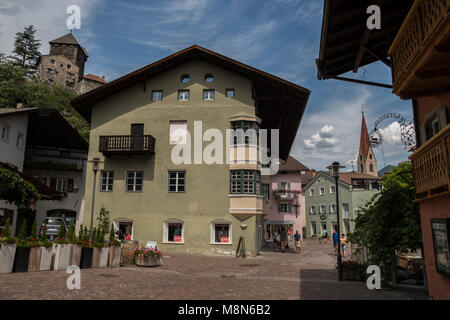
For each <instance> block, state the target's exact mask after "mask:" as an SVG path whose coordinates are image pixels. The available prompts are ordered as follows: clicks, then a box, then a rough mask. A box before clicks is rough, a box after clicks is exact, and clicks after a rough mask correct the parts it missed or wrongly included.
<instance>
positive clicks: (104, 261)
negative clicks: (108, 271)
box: [92, 228, 109, 268]
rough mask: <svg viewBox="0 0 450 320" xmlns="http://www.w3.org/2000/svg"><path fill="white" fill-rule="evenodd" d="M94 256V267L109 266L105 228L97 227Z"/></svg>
mask: <svg viewBox="0 0 450 320" xmlns="http://www.w3.org/2000/svg"><path fill="white" fill-rule="evenodd" d="M94 235H95V237H94V244H93V246H94V257H93V260H92V261H93V263H92V268H106V267H107V266H108V253H109V249H108V247H106V243H105V233H104V231H103V229H101V228H98V229H95V233H94Z"/></svg>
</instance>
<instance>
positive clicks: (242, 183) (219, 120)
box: [71, 46, 310, 254]
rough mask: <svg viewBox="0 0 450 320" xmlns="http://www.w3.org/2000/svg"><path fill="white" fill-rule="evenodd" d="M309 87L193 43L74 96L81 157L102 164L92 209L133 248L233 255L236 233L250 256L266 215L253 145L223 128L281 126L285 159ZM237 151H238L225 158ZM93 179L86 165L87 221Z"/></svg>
mask: <svg viewBox="0 0 450 320" xmlns="http://www.w3.org/2000/svg"><path fill="white" fill-rule="evenodd" d="M309 94H310V91H309V90H307V89H305V88H303V87H300V86H298V85H296V84H293V83H291V82H288V81H285V80H283V79H280V78H278V77H275V76H273V75H270V74H268V73H265V72H263V71H260V70H257V69H255V68H252V67H250V66H247V65H245V64H242V63H240V62H238V61H235V60H232V59H229V58H227V57H224V56H222V55H220V54H217V53H215V52H212V51H210V50H207V49H205V48H202V47H199V46H192V47H189V48H187V49H184V50H182V51H180V52H177V53H175V54H173V55H171V56H169V57H166V58H164V59H162V60H160V61H157V62H155V63H152V64H150V65H148V66H145V67H143V68H141V69H139V70H137V71H134V72H132V73H130V74H127V75H125V76H123V77H121V78H119V79H117V80H114V81H112V82H109V83H107V84H105V85H103V86H102V87H100V88H97V89H95V90H92V91H90V92H88V93H86V94H84V95H82V96H79V97H77V98H75V99H74V100H72V101H71V104H72V105H73V106H74V107H75V109H76V110H77V111H78V112H79V113H80V114H81V115H82V116H83V117H84V118H85V119H86V120H87V121H88V122H89V123H90V125H91V132H90V141H89V156H88V158H89V159H90V160H92V159H93V158H94V157H98V158H100V160H101V161H102V162H103V163H102V164H100V171H99V177H98V178H99V179H98V183H97V187H96V194H95V206H94V211H95V212H98V211H99V209H100V208H101V207H103V206H104V207H106V208H107V209H108V210H109V211H110V220H111V221H112V222H113V223H114V227H115V229H116V230H121V231H122V233H124V234H126V237H127V238H129V239H132V240H137V241H139V242H140V244H141V245H144V244H145V243H146V242H147V241H157V242H158V245H159V247H160V248H161V249H162V250H173V251H183V252H198V253H219V254H232V253H234V252H235V251H236V249H237V246H238V243H239V241H240V239H241V238H242V239H244V241H245V248H246V250H247V251H248V253H249V254H257V253H258V251H259V248H260V247H261V246H262V241H261V239H263V237H262V233H263V231H264V230H263V215H264V214H265V213H266V214H267V213H268V211H267V210H268V209H267V208H266V207H267V206H266V207H264V206H263V192H262V187H261V180H262V178H261V173H262V171H263V169H262V166H261V161H260V156H259V155H260V154H259V153H256V152H255V151H259V150H258V145H257V143H256V144H255V143H254V141H253V140H250V139H245V141H242V143H241V142H238V143H237V144H232V145H227V143H226V141H229V140H228V137H227V135H226V131H227V129H228V130H229V129H235V130H236V129H242V130H243V131H244V132H248V130H249V129H259V128H261V129H269V130H270V129H279V145H278V147H279V157H280V158H281V159H284V160H286V159H287V157H288V155H289V151H290V149H291V146H292V143H293V141H294V139H295V136H296V133H297V130H298V127H299V125H300V121H301V118H302V115H303V113H304V110H305V107H306V103H307V101H308V98H309ZM268 136H269V137H270V133H268ZM226 139H227V140H226ZM230 140H231V139H230ZM211 147H214V148H211ZM272 149H273V150H275V145H274V146H273V148H272ZM212 150H213V151H212ZM174 154H175V155H177V157H175V158H176V159H178V160H180V159H179V156H180V155H181V156H182V157H181V158H182V160H183V161H182V162H178V160H177V161H174ZM236 154H243V155H244V157H239V156H238V158H234V159H235V160H233V155H236ZM255 154H256V155H255ZM205 155H211V157H209V158H208V159H207V158H206V156H205ZM228 155H230V159H231V161H226V159H228V157H226V156H228ZM272 156H273V155H272ZM211 159H212V160H213V161H212V162H211V161H210V160H211ZM236 159H237V160H236ZM241 160H243V161H241ZM93 179H94V174H93V170H92V165H90V166H88V169H87V177H86V181H87V182H86V197H85V200H86V202H85V206H84V213H83V215H82V217H81V219H80V223H83V224H84V225H86V226H88V227H89V225H90V216H91V209H92V208H91V203H92V194H93ZM265 211H267V212H265ZM94 221H95V220H94ZM78 227H79V225H78Z"/></svg>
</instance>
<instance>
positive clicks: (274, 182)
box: [264, 156, 309, 241]
mask: <svg viewBox="0 0 450 320" xmlns="http://www.w3.org/2000/svg"><path fill="white" fill-rule="evenodd" d="M305 171H309V169H308V168H307V167H306V166H304V165H303V164H302V163H300V162H299V161H297V160H296V159H294V158H293V157H291V156H289V158H288V160H287V162H285V163H283V164H280V166H279V169H278V173H277V174H276V175H273V176H270V177H269V181H270V183H269V184H268V185H267V186H266V187H265V190H264V197H265V198H266V200H267V198H268V200H269V203H270V209H269V215H268V217H266V218H267V220H266V221H265V222H264V239H265V240H266V241H272V240H273V234H274V233H275V231H276V230H281V229H282V228H287V230H288V234H289V235H290V236H291V237H292V236H293V235H294V234H295V232H296V231H298V232H299V233H300V234H302V230H303V226H304V220H305V219H304V218H305V217H304V216H303V215H304V214H303V213H302V212H304V210H302V208H301V207H302V205H304V201H303V199H304V197H303V192H302V182H301V174H302V173H304V172H305ZM291 239H292V238H291Z"/></svg>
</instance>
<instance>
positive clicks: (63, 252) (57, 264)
mask: <svg viewBox="0 0 450 320" xmlns="http://www.w3.org/2000/svg"><path fill="white" fill-rule="evenodd" d="M70 247H71V245H70V244H54V245H53V251H54V252H55V257H54V263H53V270H67V267H68V266H69V261H70Z"/></svg>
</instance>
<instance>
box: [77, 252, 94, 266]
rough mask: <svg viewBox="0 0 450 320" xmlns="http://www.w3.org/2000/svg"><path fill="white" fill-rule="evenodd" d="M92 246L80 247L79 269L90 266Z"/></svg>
mask: <svg viewBox="0 0 450 320" xmlns="http://www.w3.org/2000/svg"><path fill="white" fill-rule="evenodd" d="M93 255H94V248H87V247H86V248H85V247H83V248H81V259H80V269H89V268H91V267H92V257H93Z"/></svg>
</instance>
